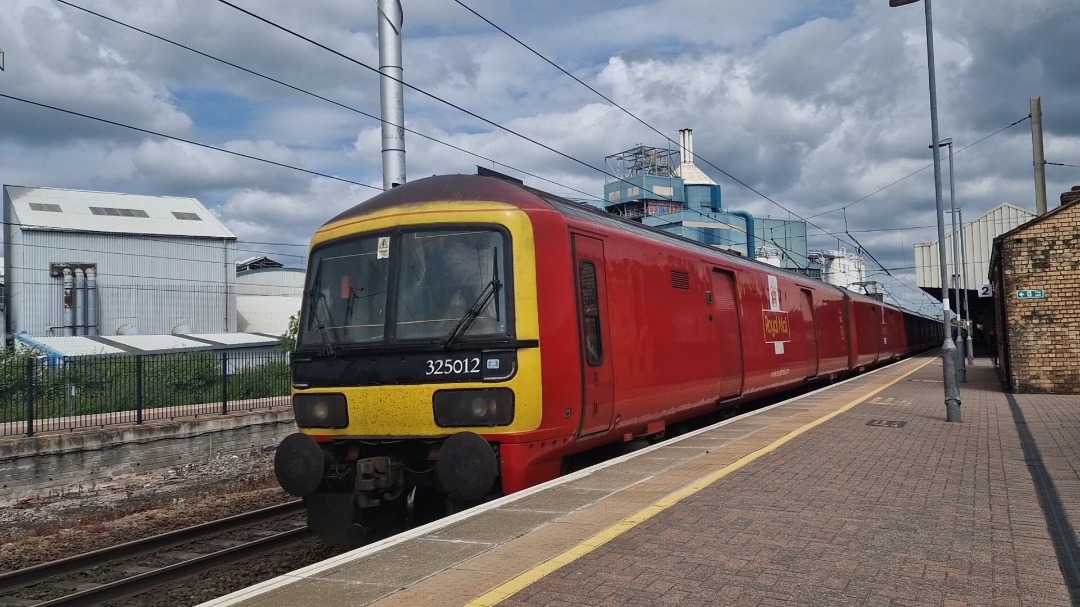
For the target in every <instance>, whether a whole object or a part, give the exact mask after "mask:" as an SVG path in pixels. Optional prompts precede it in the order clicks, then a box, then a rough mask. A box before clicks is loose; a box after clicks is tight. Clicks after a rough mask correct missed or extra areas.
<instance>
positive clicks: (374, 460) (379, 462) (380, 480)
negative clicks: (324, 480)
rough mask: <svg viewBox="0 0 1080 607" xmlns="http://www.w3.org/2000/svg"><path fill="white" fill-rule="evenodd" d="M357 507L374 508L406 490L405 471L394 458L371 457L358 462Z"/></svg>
mask: <svg viewBox="0 0 1080 607" xmlns="http://www.w3.org/2000/svg"><path fill="white" fill-rule="evenodd" d="M354 487H355V489H356V505H357V506H359V507H360V508H374V507H375V506H378V505H379V504H380V503H382V500H383V499H387V500H391V499H394V498H396V497H397V496H399V495H400V494H401V492H402V491H403V490H404V488H405V471H404V468H403V467H402V465H401V462H400V461H399V460H398V459H397V458H392V457H369V458H365V459H358V460H356V483H355V485H354Z"/></svg>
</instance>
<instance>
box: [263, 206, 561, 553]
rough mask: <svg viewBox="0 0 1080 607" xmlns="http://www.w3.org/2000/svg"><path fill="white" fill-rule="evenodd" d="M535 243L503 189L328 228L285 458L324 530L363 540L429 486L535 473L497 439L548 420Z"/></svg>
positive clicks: (479, 489) (461, 494)
mask: <svg viewBox="0 0 1080 607" xmlns="http://www.w3.org/2000/svg"><path fill="white" fill-rule="evenodd" d="M403 187H404V186H403ZM534 251H535V247H534V244H533V231H532V226H531V224H530V219H529V217H528V216H527V214H526V213H525V212H523V211H521V210H520V209H518V208H517V207H515V206H513V205H510V204H505V203H499V202H482V201H481V202H462V201H453V202H442V203H440V202H428V203H424V204H417V205H410V206H408V207H401V208H398V207H391V208H387V209H385V210H382V211H378V212H374V213H367V214H360V215H359V216H357V217H355V218H350V219H348V220H342V221H337V222H332V223H330V224H328V225H327V226H324V228H323V229H321V230H320V231H319V232H318V233H317V234H316V236H315V238H314V239H313V241H312V253H311V256H310V260H309V268H308V284H307V287H306V293H305V297H304V305H303V310H302V313H301V319H300V323H301V327H300V331H299V335H298V343H297V350H296V352H295V353H294V354H293V358H292V366H293V384H294V385H293V408H294V412H295V414H296V422H297V426H298V428H299V432H297V433H296V434H293V435H290V436H289V437H287V438H286V439H285V440H284V441H283V442H282V444H281V446H280V447H279V449H278V453H277V455H276V458H275V472H276V474H277V477H278V480H279V482H280V483H281V485H282V487H283V488H285V489H286V490H287V491H288V492H290V493H292V494H294V495H298V496H300V497H303V498H304V500H305V503H306V505H307V509H308V524H309V526H310V527H311V528H312V529H313V530H314V531H315V532H316V533H317V534H318V535H319V536H320V537H322V538H323V539H324V541H327V542H329V543H332V544H338V545H350V546H351V545H358V544H360V543H362V542H363V541H364V540H365V538H366V534H367V527H368V526H369V525H371V524H375V523H378V522H380V521H381V520H382V519H384V518H398V517H399V516H401V515H404V516H406V517H407V516H409V515H410V514H412V512H413V509H414V508H415V507H416V503H415V501H416V500H417V499H419V497H418V492H419V495H420V496H424V495H427V496H429V499H434V500H436V501H438V500H441V499H442V498H441V497H440V496H446V495H449V496H450V497H451V498H452V499H455V500H457V501H459V502H469V501H474V500H478V499H483V498H484V497H485V496H488V495H490V494H492V493H497V492H498V491H499V489H500V485H501V484H510V485H514V486H516V487H515V488H518V489H519V488H521V485H523V484H525V483H526V482H527V481H526V480H524V479H523V478H521V476H522V475H523V474H526V473H527V466H526V465H520V464H513V465H507V463H506V462H507V460H508V459H509V458H508V454H507V453H505V452H503V451H504V450H502V449H501V448H500V447H501V443H503V442H506V443H514V442H521V441H523V440H524V439H523V438H522V437H527V436H529V434H530V433H531V432H533V431H536V430H537V429H538V428H539V427H540V426H541V421H542V410H541V406H542V403H543V395H542V386H541V363H540V350H539V347H538V344H539V328H538V321H537V309H536V308H537V292H536V276H535V269H536V260H535V253H534ZM447 262H459V263H460V265H462V266H464V267H459V268H456V269H455V268H453V267H450V266H449V265H447ZM464 285H468V286H469V287H470V290H468V292H467V293H463V292H462V291H463V289H462V286H464ZM505 451H513V447H509V446H508V448H507V449H506V450H505ZM556 470H557V468H556ZM432 495H434V498H430V496H432Z"/></svg>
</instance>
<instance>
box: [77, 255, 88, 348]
mask: <svg viewBox="0 0 1080 607" xmlns="http://www.w3.org/2000/svg"><path fill="white" fill-rule="evenodd" d="M75 335H86V273H85V272H83V271H82V269H81V268H75Z"/></svg>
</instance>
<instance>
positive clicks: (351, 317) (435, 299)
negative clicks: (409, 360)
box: [298, 229, 509, 352]
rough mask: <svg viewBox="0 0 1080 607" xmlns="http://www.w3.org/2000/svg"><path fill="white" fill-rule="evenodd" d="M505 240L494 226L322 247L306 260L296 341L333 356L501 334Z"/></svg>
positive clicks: (504, 325)
mask: <svg viewBox="0 0 1080 607" xmlns="http://www.w3.org/2000/svg"><path fill="white" fill-rule="evenodd" d="M506 241H507V239H506V237H505V236H504V235H503V233H501V232H497V231H495V230H493V229H453V230H450V229H444V230H432V231H414V232H404V233H401V234H394V235H383V236H369V237H361V238H357V239H353V240H348V241H341V242H336V243H333V244H330V245H327V246H325V247H320V248H319V249H318V250H316V251H315V252H313V254H312V258H311V264H310V270H309V274H310V275H311V276H310V278H309V280H310V282H309V284H310V285H311V286H310V288H309V289H308V291H307V293H306V294H305V297H304V313H303V317H304V322H303V327H302V330H301V331H300V335H299V336H298V337H299V343H300V345H307V346H320V347H325V348H327V349H328V351H331V352H332V351H333V350H332V347H333V346H336V345H349V344H370V345H375V344H381V343H384V342H388V341H391V340H424V341H429V342H430V341H439V342H443V343H447V344H449V343H450V342H452V341H454V340H460V339H463V338H464V339H467V338H469V337H474V336H485V335H486V336H490V335H505V334H506V333H507V318H506V309H507V308H506V298H507V291H506V289H504V288H502V286H503V285H504V284H505V283H506V276H505V275H506V273H507V270H506V259H509V257H508V256H507V255H506V253H507V244H506ZM391 289H392V290H394V293H393V295H394V297H391V293H390V291H391ZM395 301H396V305H394V307H393V308H392V309H391V310H390V313H389V314H388V313H387V310H388V304H390V303H391V302H395ZM391 305H392V304H391Z"/></svg>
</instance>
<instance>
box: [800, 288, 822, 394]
mask: <svg viewBox="0 0 1080 607" xmlns="http://www.w3.org/2000/svg"><path fill="white" fill-rule="evenodd" d="M802 294H803V301H804V302H805V303H806V314H807V316H806V319H807V322H806V377H807V379H809V378H811V377H814V376H816V375H817V374H818V342H817V319H816V318H815V314H814V294H813V292H811V291H810V290H809V289H803V290H802Z"/></svg>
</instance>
